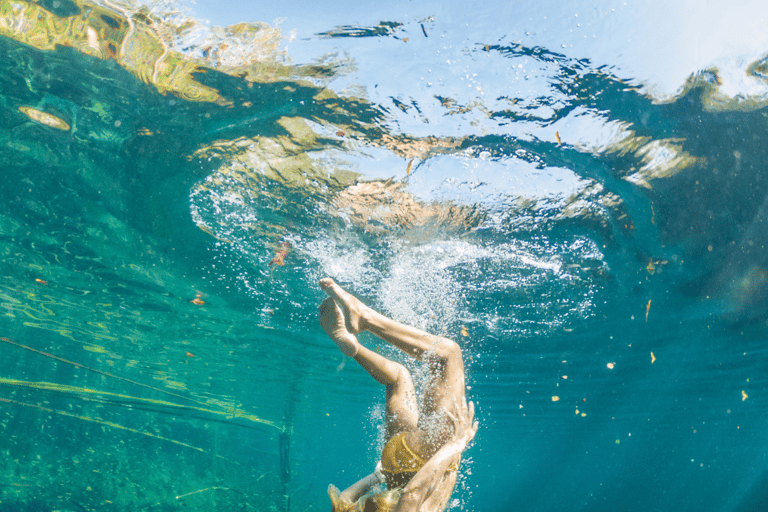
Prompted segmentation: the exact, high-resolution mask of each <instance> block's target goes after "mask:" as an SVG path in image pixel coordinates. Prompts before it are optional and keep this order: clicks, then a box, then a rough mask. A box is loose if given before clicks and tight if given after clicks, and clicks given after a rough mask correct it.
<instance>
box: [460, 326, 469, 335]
mask: <svg viewBox="0 0 768 512" xmlns="http://www.w3.org/2000/svg"><path fill="white" fill-rule="evenodd" d="M461 335H462V336H464V337H467V336H469V331H468V330H467V328H466V327H464V326H463V325H462V326H461Z"/></svg>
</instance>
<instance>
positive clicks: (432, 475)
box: [395, 401, 478, 512]
mask: <svg viewBox="0 0 768 512" xmlns="http://www.w3.org/2000/svg"><path fill="white" fill-rule="evenodd" d="M448 414H449V415H450V413H448ZM474 415H475V404H473V403H472V402H470V403H469V407H467V404H466V401H465V402H464V404H463V407H462V409H461V410H460V418H459V419H456V418H455V417H453V415H450V417H451V418H452V419H453V421H454V426H455V429H454V432H455V434H454V436H453V437H452V438H451V440H450V441H448V442H447V443H446V444H444V445H443V446H442V448H440V449H439V450H438V451H437V453H435V454H434V455H433V456H432V458H430V459H429V460H428V461H427V463H426V464H424V467H422V468H421V469H420V470H419V472H418V473H416V475H414V477H413V478H412V479H411V481H410V482H408V485H406V486H405V488H404V489H403V495H402V497H401V498H400V502H399V503H398V505H397V509H396V510H395V512H417V511H418V510H419V507H421V505H422V504H423V503H424V501H425V500H426V499H427V498H428V497H429V495H430V494H432V492H433V491H434V490H435V488H436V487H437V485H438V484H439V483H440V481H441V480H442V479H443V476H444V475H445V473H446V472H447V471H448V467H449V466H450V465H451V463H453V462H457V461H458V459H459V456H460V455H461V452H463V451H464V449H465V448H466V447H467V444H468V443H469V442H470V441H471V440H472V439H473V438H474V437H475V434H476V433H477V427H478V425H477V422H473V421H472V420H473V419H474Z"/></svg>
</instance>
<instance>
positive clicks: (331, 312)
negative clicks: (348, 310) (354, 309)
mask: <svg viewBox="0 0 768 512" xmlns="http://www.w3.org/2000/svg"><path fill="white" fill-rule="evenodd" d="M318 313H319V316H320V325H321V326H322V328H323V330H324V331H325V333H326V334H327V335H328V337H329V338H331V339H332V340H333V341H334V342H335V343H336V345H337V346H338V347H339V350H341V353H342V354H344V355H345V356H349V357H355V356H356V355H357V351H358V349H359V347H360V344H359V343H358V341H357V338H355V336H354V334H352V333H350V332H349V331H348V330H347V328H346V326H345V324H344V313H342V311H341V308H340V307H339V306H338V305H337V304H336V302H335V301H334V300H333V299H332V298H331V297H326V298H325V300H323V302H321V303H320V307H319V308H318Z"/></svg>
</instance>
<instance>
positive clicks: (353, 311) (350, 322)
mask: <svg viewBox="0 0 768 512" xmlns="http://www.w3.org/2000/svg"><path fill="white" fill-rule="evenodd" d="M320 286H321V287H322V288H323V290H324V291H325V293H327V294H328V296H329V297H331V298H332V299H333V300H334V302H336V304H338V305H339V306H340V307H341V309H342V311H343V315H344V319H345V323H346V328H347V331H349V332H350V333H352V334H357V333H359V332H361V331H370V332H371V333H373V334H375V335H376V336H378V337H379V338H381V339H383V340H384V341H386V342H388V343H390V344H392V345H394V346H395V347H397V348H399V349H400V350H402V351H403V352H405V353H406V354H408V355H409V356H411V357H414V358H416V359H421V356H422V355H423V354H424V353H425V352H428V351H430V350H434V349H435V348H438V347H437V345H439V344H440V342H441V341H443V338H440V337H439V336H433V335H431V334H429V333H426V332H424V331H422V330H420V329H416V328H415V327H410V326H408V325H403V324H401V323H399V322H396V321H394V320H391V319H389V318H387V317H385V316H384V315H382V314H380V313H377V312H376V311H374V310H373V309H371V308H369V307H368V306H366V305H365V304H363V303H362V302H360V301H359V300H358V299H357V298H356V297H354V296H352V295H350V294H349V293H347V292H346V291H345V290H344V289H343V288H342V287H341V286H339V285H338V284H336V282H334V280H333V279H330V278H325V279H321V280H320Z"/></svg>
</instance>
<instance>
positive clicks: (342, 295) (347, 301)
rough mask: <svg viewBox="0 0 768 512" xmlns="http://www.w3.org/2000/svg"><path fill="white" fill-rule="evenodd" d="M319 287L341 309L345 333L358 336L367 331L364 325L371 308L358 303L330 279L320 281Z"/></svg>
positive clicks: (355, 298)
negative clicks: (345, 328) (344, 322)
mask: <svg viewBox="0 0 768 512" xmlns="http://www.w3.org/2000/svg"><path fill="white" fill-rule="evenodd" d="M320 287H321V288H322V289H323V291H324V292H325V293H327V294H328V296H329V297H331V298H332V299H333V300H334V302H336V304H338V306H339V307H340V308H341V310H342V313H343V314H344V320H345V321H346V327H347V331H349V332H350V333H351V334H358V333H360V332H362V331H365V330H366V329H367V328H366V325H365V323H366V315H368V314H369V313H370V312H371V311H372V310H371V308H369V307H368V306H366V305H365V304H363V303H362V302H360V301H359V300H358V299H357V297H354V296H353V295H351V294H349V293H348V292H347V291H346V290H344V288H342V287H341V286H339V285H338V284H336V282H335V281H334V280H333V279H331V278H330V277H326V278H323V279H321V280H320Z"/></svg>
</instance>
